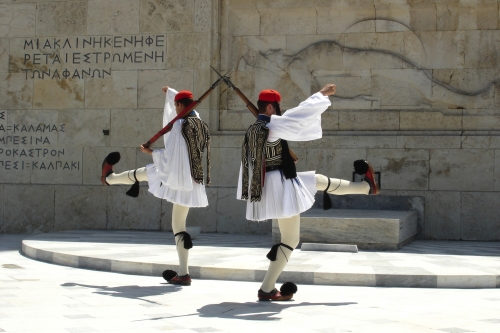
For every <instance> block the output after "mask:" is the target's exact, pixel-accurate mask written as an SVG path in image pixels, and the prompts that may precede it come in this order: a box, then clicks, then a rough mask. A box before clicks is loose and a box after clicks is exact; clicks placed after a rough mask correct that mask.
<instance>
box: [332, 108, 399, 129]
mask: <svg viewBox="0 0 500 333" xmlns="http://www.w3.org/2000/svg"><path fill="white" fill-rule="evenodd" d="M339 130H341V131H384V130H385V131H391V130H392V131H398V130H399V112H398V111H339Z"/></svg>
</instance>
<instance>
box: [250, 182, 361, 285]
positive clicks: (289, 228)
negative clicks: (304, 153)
mask: <svg viewBox="0 0 500 333" xmlns="http://www.w3.org/2000/svg"><path fill="white" fill-rule="evenodd" d="M327 186H328V178H327V177H326V176H323V175H320V174H316V189H317V190H318V191H324V190H325V189H326V187H327ZM327 192H328V193H331V194H334V195H345V194H368V193H369V192H370V185H368V183H367V182H356V183H354V182H350V181H347V180H344V179H337V178H330V187H329V188H328V191H327ZM278 226H279V229H280V233H281V243H283V244H286V245H288V246H290V247H291V248H294V249H295V248H296V247H297V245H299V242H300V215H295V216H292V217H288V218H282V219H278ZM291 255H292V251H291V250H289V249H287V248H286V247H284V246H280V247H279V248H278V253H277V254H276V260H275V261H271V262H270V263H269V268H268V270H267V273H266V276H265V277H264V281H263V282H262V285H261V287H260V289H262V291H264V292H266V293H268V292H270V291H271V290H273V289H274V288H275V285H276V281H277V280H278V277H279V276H280V274H281V272H282V271H283V269H285V266H286V264H287V263H288V260H290V256H291Z"/></svg>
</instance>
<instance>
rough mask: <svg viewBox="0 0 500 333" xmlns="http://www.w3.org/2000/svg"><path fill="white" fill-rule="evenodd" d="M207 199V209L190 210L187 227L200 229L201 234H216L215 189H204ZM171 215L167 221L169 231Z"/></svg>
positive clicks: (216, 196)
mask: <svg viewBox="0 0 500 333" xmlns="http://www.w3.org/2000/svg"><path fill="white" fill-rule="evenodd" d="M205 191H206V192H207V197H208V207H202V208H191V209H189V214H188V217H187V220H186V225H187V226H188V227H195V226H198V227H201V232H217V198H218V195H217V192H218V188H217V187H205ZM170 216H171V214H170V215H169V216H168V221H169V224H170V229H171V222H170V221H171V217H170Z"/></svg>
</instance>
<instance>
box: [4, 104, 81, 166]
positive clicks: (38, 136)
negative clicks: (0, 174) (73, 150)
mask: <svg viewBox="0 0 500 333" xmlns="http://www.w3.org/2000/svg"><path fill="white" fill-rule="evenodd" d="M6 118H7V114H6V111H0V120H5V119H6ZM65 126H66V124H64V123H59V124H46V123H38V124H5V123H0V170H4V171H23V170H26V171H29V170H47V171H49V170H54V171H75V170H80V168H81V161H72V160H68V158H67V156H66V149H65V148H60V147H50V145H51V144H54V143H55V142H52V141H53V138H54V135H55V134H58V133H64V132H65V130H66V129H65ZM51 140H52V141H51ZM70 159H71V157H70Z"/></svg>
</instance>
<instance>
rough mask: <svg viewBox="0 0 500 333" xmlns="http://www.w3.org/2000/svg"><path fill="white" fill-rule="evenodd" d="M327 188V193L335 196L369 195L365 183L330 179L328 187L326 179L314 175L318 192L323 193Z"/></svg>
mask: <svg viewBox="0 0 500 333" xmlns="http://www.w3.org/2000/svg"><path fill="white" fill-rule="evenodd" d="M327 187H328V190H327V192H328V193H330V194H335V195H345V194H369V193H370V185H369V184H368V183H367V182H356V183H355V182H350V181H348V180H344V179H337V178H330V186H328V178H327V177H326V176H323V175H320V174H316V188H317V189H318V191H324V190H325V189H327Z"/></svg>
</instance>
